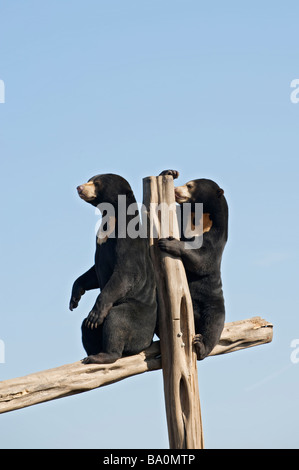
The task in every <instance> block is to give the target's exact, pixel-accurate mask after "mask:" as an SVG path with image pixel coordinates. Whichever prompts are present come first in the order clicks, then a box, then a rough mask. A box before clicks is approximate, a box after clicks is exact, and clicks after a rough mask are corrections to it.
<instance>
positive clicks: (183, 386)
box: [143, 176, 203, 449]
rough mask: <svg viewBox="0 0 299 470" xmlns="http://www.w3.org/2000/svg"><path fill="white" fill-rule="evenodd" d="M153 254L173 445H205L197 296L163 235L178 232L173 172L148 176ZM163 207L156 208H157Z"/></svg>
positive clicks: (147, 201) (145, 186)
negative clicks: (161, 241)
mask: <svg viewBox="0 0 299 470" xmlns="http://www.w3.org/2000/svg"><path fill="white" fill-rule="evenodd" d="M143 183H144V184H143V195H144V196H143V197H144V199H143V204H144V205H145V207H146V209H147V213H148V232H149V245H150V254H151V258H152V261H153V264H154V268H155V273H156V281H157V291H158V305H159V308H158V318H159V336H160V347H161V356H162V370H163V381H164V397H165V408H166V417H167V427H168V437H169V446H170V448H171V449H202V448H203V432H202V420H201V411H200V400H199V391H198V379H197V364H196V363H197V358H196V353H195V350H194V347H193V344H192V338H193V337H194V334H195V329H194V316H193V307H192V300H191V296H190V292H189V286H188V282H187V278H186V273H185V269H184V265H183V263H182V261H181V259H179V258H177V257H174V256H171V255H169V254H167V253H164V252H162V251H161V250H160V249H159V247H158V246H157V241H158V239H159V238H167V237H169V236H173V237H174V238H179V227H178V223H177V218H176V204H175V198H174V185H173V178H172V176H158V177H155V176H150V177H148V178H144V180H143ZM158 207H159V208H160V210H159V212H157V211H156V210H157V208H158Z"/></svg>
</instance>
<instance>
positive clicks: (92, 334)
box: [81, 319, 103, 355]
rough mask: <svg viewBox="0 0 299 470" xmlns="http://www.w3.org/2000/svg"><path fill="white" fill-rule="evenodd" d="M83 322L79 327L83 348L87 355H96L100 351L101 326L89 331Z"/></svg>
mask: <svg viewBox="0 0 299 470" xmlns="http://www.w3.org/2000/svg"><path fill="white" fill-rule="evenodd" d="M85 320H86V319H84V320H83V323H82V326H81V331H82V344H83V347H84V349H85V351H86V353H87V354H88V355H93V354H98V353H99V352H101V351H102V329H103V328H102V325H101V326H99V327H98V328H94V329H91V328H88V327H87V326H86V321H85Z"/></svg>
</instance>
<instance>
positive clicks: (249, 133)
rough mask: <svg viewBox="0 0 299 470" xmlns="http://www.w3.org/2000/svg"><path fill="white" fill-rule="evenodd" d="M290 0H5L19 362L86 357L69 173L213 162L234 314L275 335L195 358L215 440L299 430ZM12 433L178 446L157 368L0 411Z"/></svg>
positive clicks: (10, 248)
mask: <svg viewBox="0 0 299 470" xmlns="http://www.w3.org/2000/svg"><path fill="white" fill-rule="evenodd" d="M298 14H299V6H298V2H296V1H287V2H278V1H268V0H266V1H263V2H260V1H256V0H253V1H250V2H249V1H247V2H239V1H231V0H228V1H226V2H223V1H220V0H217V1H214V2H202V1H197V0H184V1H183V0H180V1H178V0H159V1H158V0H138V1H137V0H135V1H132V0H126V1H124V0H111V1H102V0H86V1H84V2H83V1H77V0H73V1H58V0H51V1H43V2H40V1H37V0H35V1H33V0H27V1H26V2H23V1H20V0H14V1H8V0H6V1H2V2H1V7H0V25H1V27H0V61H1V62H0V79H1V80H3V81H4V83H5V103H4V104H3V103H0V120H1V121H0V152H1V163H0V164H1V192H2V197H1V201H0V204H1V245H0V249H1V270H0V285H1V297H0V339H1V340H2V341H4V343H5V363H4V364H3V363H0V378H1V379H8V378H12V377H18V376H22V375H26V374H28V373H31V372H35V371H39V370H43V369H48V368H52V367H56V366H59V365H62V364H65V363H69V362H74V361H77V360H79V359H80V358H82V357H84V355H85V354H84V350H83V347H82V345H81V338H80V325H81V322H82V319H83V318H84V317H85V316H86V314H87V313H88V312H89V309H90V307H91V306H92V305H93V303H94V300H95V295H96V294H95V292H90V293H88V294H86V296H85V298H84V299H82V301H81V304H80V307H79V308H78V309H77V310H76V311H74V312H70V311H69V310H68V302H69V296H70V290H71V286H72V283H73V281H74V279H75V278H76V277H77V276H78V275H79V274H81V273H82V272H84V270H86V269H87V268H89V267H90V266H91V265H92V264H93V254H94V247H95V238H94V227H95V223H96V220H97V219H96V215H95V213H94V209H93V208H92V207H91V206H89V205H87V204H86V203H84V202H83V201H82V200H80V199H79V198H78V196H77V194H76V186H77V185H78V184H80V183H83V182H86V180H87V179H88V178H90V177H91V176H93V175H95V174H98V173H105V172H113V173H118V174H120V175H122V176H124V177H125V178H127V179H128V181H129V182H130V183H131V185H132V187H133V189H134V191H135V194H136V197H137V199H138V200H139V201H141V200H142V178H143V177H145V176H149V175H156V174H158V172H160V171H161V170H163V169H165V168H169V167H170V168H174V169H177V170H179V171H180V173H181V177H180V179H179V181H178V184H183V183H184V182H185V181H188V180H190V179H193V178H200V177H207V178H211V179H214V180H215V181H217V182H218V183H219V184H220V186H221V187H223V188H224V190H225V194H226V197H227V200H228V203H229V207H230V223H229V241H228V244H227V247H226V249H225V253H224V257H223V269H222V275H223V285H224V294H225V300H226V309H227V317H226V320H227V321H235V320H241V319H245V318H249V317H252V316H255V315H260V316H262V317H264V318H266V319H267V320H268V321H271V322H273V324H274V339H273V342H272V343H271V344H269V345H264V346H260V347H256V348H252V349H248V350H246V351H240V352H238V353H234V354H229V355H225V356H220V357H214V358H208V359H206V360H205V361H203V362H201V363H199V364H198V369H199V371H198V375H199V389H200V396H201V404H202V415H203V426H204V437H205V445H206V447H207V448H263V447H266V448H288V447H293V448H294V447H295V448H296V447H298V444H299V437H298V420H299V406H298V404H299V399H298V383H299V381H298V373H299V364H293V363H292V362H291V360H290V355H291V352H292V348H291V347H290V344H291V341H292V340H294V339H296V338H299V315H298V313H299V312H298V261H299V260H298V228H299V221H298V202H299V191H298V173H299V171H298V170H299V160H298V158H299V155H298V126H299V103H298V104H293V103H291V101H290V93H291V91H292V89H291V88H290V83H291V81H292V80H293V79H296V78H299V65H298V64H299V57H298V56H299V51H298V34H299V33H298ZM0 446H1V448H19V447H21V448H39V447H43V448H45V447H46V448H57V447H66V448H78V447H80V448H85V447H96V448H167V447H168V438H167V427H166V419H165V411H164V399H163V383H162V375H161V372H160V371H158V372H153V373H148V374H144V375H141V376H138V377H134V378H130V379H127V380H125V381H123V382H120V383H118V384H114V385H111V386H109V387H106V388H103V389H98V390H95V391H92V392H89V393H84V394H81V395H78V396H75V397H69V398H65V399H62V400H57V401H53V402H49V403H46V404H41V405H37V406H34V407H31V408H27V409H24V410H20V411H15V412H12V413H8V414H6V415H1V418H0Z"/></svg>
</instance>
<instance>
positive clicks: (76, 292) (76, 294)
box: [69, 283, 85, 310]
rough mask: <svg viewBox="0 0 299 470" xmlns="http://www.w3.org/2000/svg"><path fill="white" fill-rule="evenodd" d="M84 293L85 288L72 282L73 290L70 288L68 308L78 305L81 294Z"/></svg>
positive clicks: (72, 308)
mask: <svg viewBox="0 0 299 470" xmlns="http://www.w3.org/2000/svg"><path fill="white" fill-rule="evenodd" d="M84 294H85V289H83V287H81V286H79V285H77V284H76V283H74V286H73V290H72V295H71V300H70V305H69V309H70V310H74V308H77V307H78V303H79V301H80V299H81V297H82V295H84Z"/></svg>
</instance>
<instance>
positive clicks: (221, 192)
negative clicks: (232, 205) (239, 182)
mask: <svg viewBox="0 0 299 470" xmlns="http://www.w3.org/2000/svg"><path fill="white" fill-rule="evenodd" d="M223 194H224V190H223V189H221V188H219V189H217V197H221V196H223Z"/></svg>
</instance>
